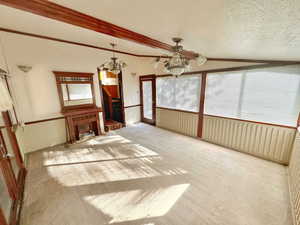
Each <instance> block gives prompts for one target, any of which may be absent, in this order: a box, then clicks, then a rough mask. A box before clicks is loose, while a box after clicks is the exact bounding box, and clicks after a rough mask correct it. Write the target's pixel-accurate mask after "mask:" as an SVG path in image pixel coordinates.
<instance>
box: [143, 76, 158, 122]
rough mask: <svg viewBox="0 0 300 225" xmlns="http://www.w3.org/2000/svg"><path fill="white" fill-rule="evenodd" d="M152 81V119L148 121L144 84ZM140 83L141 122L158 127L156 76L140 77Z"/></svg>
mask: <svg viewBox="0 0 300 225" xmlns="http://www.w3.org/2000/svg"><path fill="white" fill-rule="evenodd" d="M144 81H151V84H152V119H147V118H145V117H144V107H143V106H144V99H143V82H144ZM139 83H140V102H141V120H142V121H143V122H145V123H148V124H151V125H156V76H155V75H154V74H152V75H145V76H140V77H139Z"/></svg>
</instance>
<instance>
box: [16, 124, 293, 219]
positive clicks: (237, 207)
mask: <svg viewBox="0 0 300 225" xmlns="http://www.w3.org/2000/svg"><path fill="white" fill-rule="evenodd" d="M28 166H29V169H28V170H29V172H28V177H27V180H26V187H25V199H24V206H23V212H22V218H21V219H22V220H21V224H22V225H48V224H49V225H101V224H111V225H205V224H207V225H223V224H224V225H292V217H291V211H290V203H289V195H288V186H287V178H286V168H285V167H284V166H281V165H279V164H275V163H272V162H268V161H265V160H262V159H258V158H255V157H252V156H249V155H245V154H243V153H239V152H235V151H232V150H228V149H226V148H222V147H218V146H215V145H212V144H208V143H205V142H202V141H199V140H197V139H194V138H190V137H186V136H183V135H179V134H175V133H172V132H169V131H166V130H162V129H159V128H156V127H153V126H149V125H145V124H137V125H135V126H131V127H127V128H123V129H121V130H118V131H117V132H111V133H110V134H109V135H107V136H101V137H97V138H94V139H92V140H89V141H87V142H85V143H81V144H75V145H73V146H71V147H68V148H65V147H63V146H60V147H54V148H49V149H46V150H43V151H38V152H34V153H31V154H30V155H29V157H28Z"/></svg>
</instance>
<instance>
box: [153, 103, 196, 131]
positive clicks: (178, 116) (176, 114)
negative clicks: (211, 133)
mask: <svg viewBox="0 0 300 225" xmlns="http://www.w3.org/2000/svg"><path fill="white" fill-rule="evenodd" d="M156 125H157V126H158V127H161V128H164V129H167V130H172V131H175V132H178V133H181V134H185V135H188V136H194V137H196V136H197V129H198V115H197V114H195V113H190V112H183V111H174V110H169V109H162V108H156Z"/></svg>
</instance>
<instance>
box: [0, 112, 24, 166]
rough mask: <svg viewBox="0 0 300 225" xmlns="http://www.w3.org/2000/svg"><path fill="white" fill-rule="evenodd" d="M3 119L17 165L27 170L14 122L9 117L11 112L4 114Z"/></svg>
mask: <svg viewBox="0 0 300 225" xmlns="http://www.w3.org/2000/svg"><path fill="white" fill-rule="evenodd" d="M2 117H3V120H4V124H5V127H6V130H7V134H8V137H9V140H10V143H11V146H12V149H13V152H14V155H15V157H16V162H17V165H18V166H19V168H20V169H22V168H25V167H24V162H23V158H22V156H21V150H20V146H19V144H18V140H17V137H16V134H15V133H14V132H13V130H12V129H13V125H12V122H11V119H10V116H9V112H8V111H5V112H2Z"/></svg>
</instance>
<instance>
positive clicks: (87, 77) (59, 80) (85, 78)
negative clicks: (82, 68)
mask: <svg viewBox="0 0 300 225" xmlns="http://www.w3.org/2000/svg"><path fill="white" fill-rule="evenodd" d="M53 73H54V75H55V78H56V86H57V91H58V96H59V101H60V105H61V109H62V112H67V111H70V110H78V109H87V108H95V107H96V102H95V90H94V82H93V76H94V74H93V73H78V72H63V71H53ZM65 78H71V79H65ZM80 78H81V79H82V80H80ZM61 84H90V85H91V89H92V95H93V97H92V99H93V103H91V104H81V105H72V106H65V104H64V98H63V92H62V88H61Z"/></svg>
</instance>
